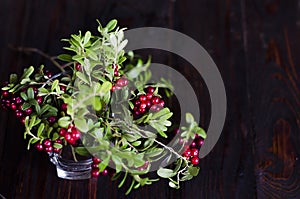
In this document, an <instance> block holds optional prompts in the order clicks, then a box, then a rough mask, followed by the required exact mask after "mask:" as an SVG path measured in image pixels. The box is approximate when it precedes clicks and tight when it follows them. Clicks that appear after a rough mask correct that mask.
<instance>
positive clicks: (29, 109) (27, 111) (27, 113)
mask: <svg viewBox="0 0 300 199" xmlns="http://www.w3.org/2000/svg"><path fill="white" fill-rule="evenodd" d="M24 112H25V114H26V115H30V114H31V113H32V108H28V109H26V110H25V111H24Z"/></svg>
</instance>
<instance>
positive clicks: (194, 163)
mask: <svg viewBox="0 0 300 199" xmlns="http://www.w3.org/2000/svg"><path fill="white" fill-rule="evenodd" d="M191 162H192V164H193V165H197V164H199V158H198V157H193V158H192V160H191Z"/></svg>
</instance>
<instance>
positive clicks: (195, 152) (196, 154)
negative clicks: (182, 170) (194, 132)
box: [191, 148, 199, 157]
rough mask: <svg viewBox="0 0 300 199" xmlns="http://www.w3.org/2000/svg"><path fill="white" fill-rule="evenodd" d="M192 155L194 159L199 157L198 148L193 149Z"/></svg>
mask: <svg viewBox="0 0 300 199" xmlns="http://www.w3.org/2000/svg"><path fill="white" fill-rule="evenodd" d="M191 154H192V156H193V157H197V156H198V155H199V151H198V149H196V148H192V150H191Z"/></svg>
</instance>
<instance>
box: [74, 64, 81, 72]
mask: <svg viewBox="0 0 300 199" xmlns="http://www.w3.org/2000/svg"><path fill="white" fill-rule="evenodd" d="M75 69H76V70H77V71H79V70H80V69H81V65H80V64H79V63H76V64H75Z"/></svg>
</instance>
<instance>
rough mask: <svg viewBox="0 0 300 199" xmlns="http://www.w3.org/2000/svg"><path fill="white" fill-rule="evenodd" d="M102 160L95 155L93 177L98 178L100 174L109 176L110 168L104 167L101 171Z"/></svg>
mask: <svg viewBox="0 0 300 199" xmlns="http://www.w3.org/2000/svg"><path fill="white" fill-rule="evenodd" d="M100 162H101V160H100V159H99V158H97V157H93V163H92V173H91V174H92V177H94V178H96V177H99V176H100V174H101V175H103V176H107V175H108V174H109V171H108V169H104V170H103V171H102V172H99V163H100Z"/></svg>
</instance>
